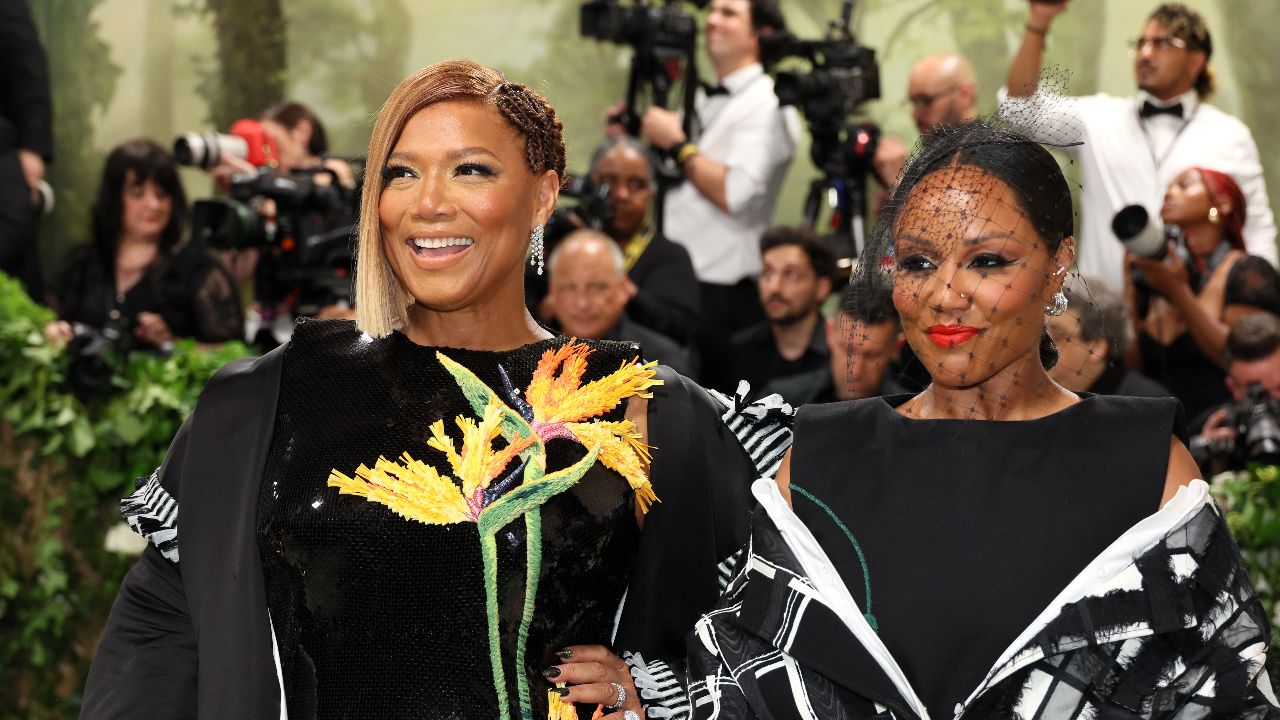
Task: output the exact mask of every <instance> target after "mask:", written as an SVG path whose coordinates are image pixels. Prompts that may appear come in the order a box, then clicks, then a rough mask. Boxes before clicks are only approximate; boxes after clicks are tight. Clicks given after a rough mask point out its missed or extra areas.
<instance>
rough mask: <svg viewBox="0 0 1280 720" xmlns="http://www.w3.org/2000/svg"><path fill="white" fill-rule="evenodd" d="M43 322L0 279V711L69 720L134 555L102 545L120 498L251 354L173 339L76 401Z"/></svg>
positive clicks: (15, 288) (37, 309)
mask: <svg viewBox="0 0 1280 720" xmlns="http://www.w3.org/2000/svg"><path fill="white" fill-rule="evenodd" d="M53 319H54V316H53V313H52V312H51V311H49V310H48V309H47V308H44V307H41V306H39V305H37V304H36V303H35V302H33V301H32V300H31V299H30V298H29V297H27V295H26V293H25V292H24V291H23V290H22V287H21V285H19V284H18V283H17V281H15V280H13V279H11V278H9V277H7V276H5V275H3V274H0V677H3V678H5V682H4V683H3V685H0V708H3V710H0V716H3V717H6V718H10V717H12V718H17V717H22V718H62V717H74V716H75V715H76V714H77V712H78V706H79V693H80V689H81V688H82V687H83V685H84V679H85V673H86V672H87V670H88V666H89V661H90V660H91V659H92V657H93V652H94V649H95V647H96V645H97V637H98V634H99V633H100V632H101V629H102V626H103V623H104V622H105V621H106V617H107V613H108V612H109V611H110V609H111V602H112V600H113V599H114V598H115V594H116V591H117V589H118V588H119V584H120V580H121V579H122V578H123V577H124V574H125V572H126V571H127V570H128V568H129V566H130V565H131V564H132V563H133V558H131V557H128V556H122V555H119V554H117V553H115V552H112V551H109V550H108V549H106V547H105V546H104V539H105V537H106V534H107V532H108V531H109V530H111V529H112V528H113V527H116V526H118V525H119V524H120V522H121V521H120V519H119V515H118V502H119V500H120V498H121V497H122V496H124V495H127V494H128V493H130V492H132V490H133V487H134V479H135V478H136V477H138V476H141V475H146V474H149V473H150V472H151V470H153V469H154V468H155V467H156V466H157V465H158V464H159V463H160V461H161V459H163V457H164V453H165V450H166V449H167V448H168V446H169V441H170V440H171V439H172V437H173V434H174V433H175V432H176V431H177V429H178V426H179V425H180V424H181V423H182V421H183V419H184V418H185V417H186V416H187V415H188V414H189V413H190V412H191V410H192V408H193V407H194V406H195V401H196V398H197V396H198V395H199V393H200V389H201V388H202V387H203V386H204V383H205V381H206V380H207V379H208V378H209V376H210V375H212V374H213V373H214V371H216V370H217V369H218V368H219V367H221V366H222V365H224V364H225V363H226V362H228V361H230V360H232V359H234V358H237V357H241V356H244V355H247V354H248V349H247V348H246V347H245V346H244V345H241V344H239V343H230V344H228V345H226V346H224V347H223V348H221V349H220V350H218V351H216V352H203V351H199V350H196V349H195V345H194V343H192V342H191V341H186V342H182V343H179V344H178V346H177V348H176V349H175V351H174V352H173V354H172V355H169V356H167V357H161V356H156V355H148V354H143V353H134V354H132V355H130V356H129V357H128V359H127V360H126V361H124V362H123V363H122V364H121V365H120V367H119V368H118V372H117V374H116V376H115V378H114V379H113V385H114V387H115V392H113V393H112V394H110V395H108V396H104V397H99V398H95V399H90V400H89V401H87V402H86V401H84V400H81V399H80V398H78V397H76V396H75V395H74V394H72V393H71V391H70V390H69V389H68V387H67V383H66V380H67V365H68V358H67V355H66V353H65V352H63V350H62V348H60V347H58V346H55V345H51V344H50V343H49V342H48V341H46V339H45V337H44V333H43V328H44V325H45V324H46V323H47V322H49V321H51V320H53Z"/></svg>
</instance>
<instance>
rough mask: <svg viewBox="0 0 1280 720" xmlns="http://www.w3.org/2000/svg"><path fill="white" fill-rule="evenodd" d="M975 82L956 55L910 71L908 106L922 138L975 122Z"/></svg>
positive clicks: (946, 55)
mask: <svg viewBox="0 0 1280 720" xmlns="http://www.w3.org/2000/svg"><path fill="white" fill-rule="evenodd" d="M977 100H978V80H977V78H976V77H975V76H974V74H973V66H972V65H970V64H969V61H968V60H966V59H965V58H964V56H963V55H960V54H959V53H953V52H947V53H938V54H936V55H929V56H928V57H925V58H922V59H921V60H920V61H919V62H917V63H916V64H915V66H914V67H912V68H911V79H910V80H909V81H908V82H907V102H908V103H909V104H910V105H911V119H912V120H915V123H916V129H918V130H919V131H920V134H921V135H925V134H928V133H930V132H933V130H934V129H935V128H937V127H939V126H941V125H963V124H965V123H971V122H973V121H974V120H976V119H977V118H978V112H977V110H976V103H977Z"/></svg>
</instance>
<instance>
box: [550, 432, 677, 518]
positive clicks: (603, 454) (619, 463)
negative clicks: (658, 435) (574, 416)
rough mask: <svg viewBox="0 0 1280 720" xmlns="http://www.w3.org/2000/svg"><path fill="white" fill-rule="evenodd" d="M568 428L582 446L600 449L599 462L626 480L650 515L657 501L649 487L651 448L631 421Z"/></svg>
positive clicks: (642, 507) (641, 508) (641, 509)
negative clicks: (652, 506)
mask: <svg viewBox="0 0 1280 720" xmlns="http://www.w3.org/2000/svg"><path fill="white" fill-rule="evenodd" d="M565 428H567V429H568V430H569V432H570V433H573V436H574V438H576V439H577V440H578V442H580V443H582V444H583V445H586V446H587V447H598V448H600V462H602V463H604V466H605V467H607V468H609V469H610V470H612V471H614V472H616V473H618V474H619V475H621V476H622V477H624V478H626V479H627V484H629V485H630V486H631V489H632V490H633V491H634V492H635V494H636V502H637V503H639V504H640V511H641V512H648V511H649V506H650V505H652V504H653V503H654V502H657V501H658V496H657V495H655V494H654V492H653V486H652V485H650V484H649V476H648V475H649V474H648V466H649V461H650V459H651V456H650V454H649V446H648V445H645V444H644V442H642V440H643V436H641V434H640V432H639V431H638V430H637V429H636V425H635V423H633V422H631V421H630V420H622V421H620V422H608V421H605V420H596V421H595V422H586V423H565Z"/></svg>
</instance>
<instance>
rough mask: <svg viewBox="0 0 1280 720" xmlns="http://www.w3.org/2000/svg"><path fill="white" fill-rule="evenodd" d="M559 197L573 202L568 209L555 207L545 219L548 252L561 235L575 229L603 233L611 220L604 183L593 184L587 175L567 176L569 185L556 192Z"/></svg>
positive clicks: (611, 214)
mask: <svg viewBox="0 0 1280 720" xmlns="http://www.w3.org/2000/svg"><path fill="white" fill-rule="evenodd" d="M560 197H561V198H571V199H573V200H576V201H577V202H576V204H574V205H573V206H571V207H558V208H556V211H555V212H553V213H551V217H550V218H548V219H547V224H546V227H545V231H546V235H545V237H546V243H547V248H548V250H549V249H550V248H552V247H554V246H555V244H556V243H557V242H559V240H560V239H561V238H563V237H564V236H565V235H568V234H569V233H571V232H573V231H574V230H577V229H578V228H583V227H587V228H591V229H592V230H601V231H603V230H604V229H605V227H606V226H607V225H608V224H609V221H610V220H612V219H613V206H612V205H610V204H609V185H608V183H597V182H595V181H594V180H592V179H591V176H589V175H587V174H585V173H584V174H582V175H571V176H570V180H569V183H568V184H567V185H565V187H564V189H563V190H561V191H560Z"/></svg>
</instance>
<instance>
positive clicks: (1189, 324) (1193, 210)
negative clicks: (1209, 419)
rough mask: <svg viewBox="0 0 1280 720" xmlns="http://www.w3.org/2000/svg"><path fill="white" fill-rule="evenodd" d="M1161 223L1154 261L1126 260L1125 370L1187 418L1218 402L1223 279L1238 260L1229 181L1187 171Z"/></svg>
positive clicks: (1238, 226)
mask: <svg viewBox="0 0 1280 720" xmlns="http://www.w3.org/2000/svg"><path fill="white" fill-rule="evenodd" d="M1160 216H1161V219H1162V220H1163V221H1164V223H1165V225H1166V226H1170V227H1176V228H1177V230H1178V232H1180V234H1181V237H1182V238H1183V240H1182V241H1181V245H1180V246H1179V245H1175V243H1173V242H1170V243H1169V244H1168V247H1167V249H1166V252H1165V254H1164V257H1163V258H1161V259H1155V258H1144V257H1137V256H1133V255H1130V256H1129V258H1130V260H1129V261H1130V263H1131V264H1132V266H1133V267H1134V268H1136V269H1137V273H1134V274H1131V275H1127V280H1126V281H1127V282H1128V283H1129V285H1130V287H1131V288H1132V289H1131V290H1128V291H1127V292H1128V293H1129V295H1130V297H1131V298H1132V299H1131V301H1130V302H1131V309H1130V312H1131V313H1132V314H1133V318H1134V323H1135V333H1136V335H1137V338H1138V347H1137V348H1136V352H1133V351H1131V352H1130V353H1129V361H1130V367H1133V368H1134V369H1137V370H1139V371H1141V372H1142V373H1144V374H1145V375H1147V376H1148V377H1150V378H1152V379H1153V380H1156V381H1157V382H1159V383H1160V384H1162V385H1164V386H1165V387H1167V388H1169V390H1171V391H1172V392H1173V395H1174V397H1176V398H1178V399H1179V400H1181V401H1182V405H1183V407H1184V408H1185V409H1186V411H1187V416H1188V417H1192V418H1194V417H1196V416H1197V415H1199V414H1200V413H1202V412H1204V411H1205V410H1207V409H1209V408H1210V407H1213V406H1214V405H1217V404H1218V403H1220V402H1222V401H1224V400H1226V399H1227V398H1226V388H1225V386H1224V385H1223V384H1222V380H1223V365H1224V361H1223V359H1222V357H1223V355H1222V353H1223V349H1224V348H1225V346H1226V340H1227V331H1228V329H1229V327H1228V325H1227V324H1226V322H1224V321H1223V305H1224V297H1225V290H1226V284H1227V274H1228V272H1229V271H1230V270H1231V266H1232V265H1233V264H1235V262H1236V261H1237V260H1239V259H1240V258H1242V257H1244V256H1245V254H1244V236H1243V226H1244V217H1245V207H1244V196H1243V195H1242V194H1241V192H1240V188H1239V186H1237V185H1236V183H1235V181H1234V180H1232V179H1231V177H1230V176H1229V175H1226V174H1224V173H1220V172H1216V171H1213V170H1209V169H1207V168H1199V167H1193V168H1190V169H1187V170H1185V171H1183V172H1181V173H1179V174H1178V175H1177V176H1176V177H1175V178H1174V181H1173V182H1172V183H1171V184H1170V185H1169V189H1168V191H1167V192H1166V193H1165V200H1164V205H1163V206H1162V208H1161V213H1160Z"/></svg>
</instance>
